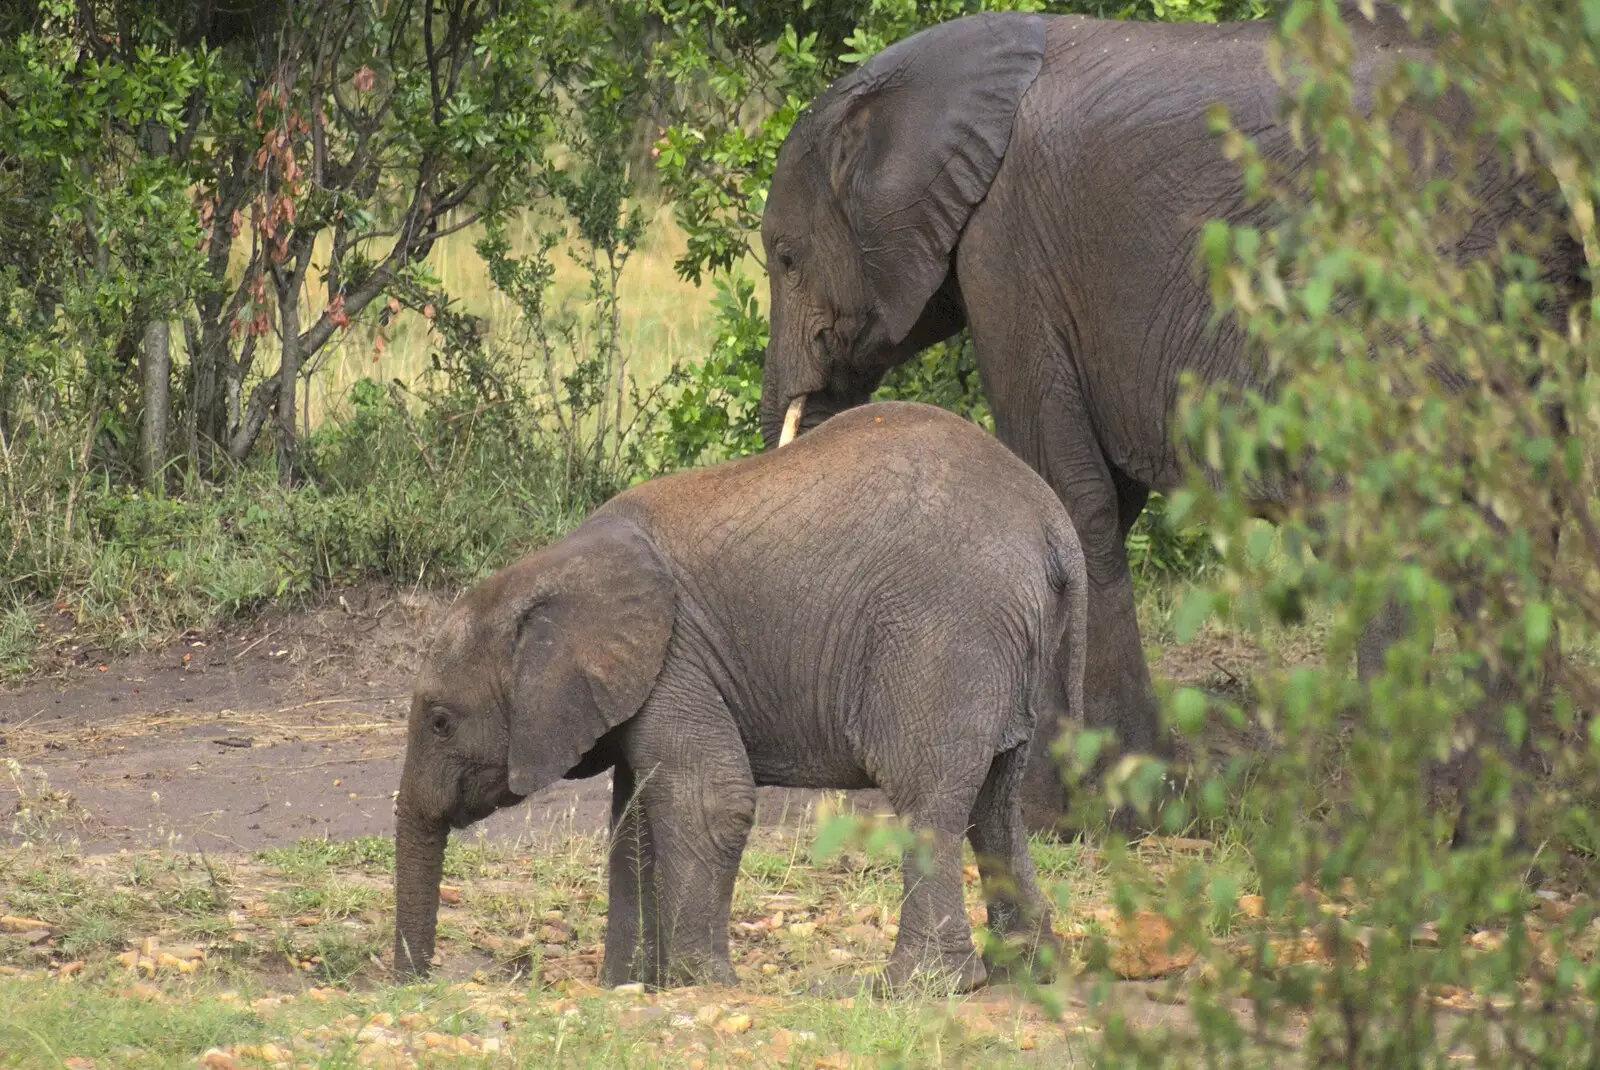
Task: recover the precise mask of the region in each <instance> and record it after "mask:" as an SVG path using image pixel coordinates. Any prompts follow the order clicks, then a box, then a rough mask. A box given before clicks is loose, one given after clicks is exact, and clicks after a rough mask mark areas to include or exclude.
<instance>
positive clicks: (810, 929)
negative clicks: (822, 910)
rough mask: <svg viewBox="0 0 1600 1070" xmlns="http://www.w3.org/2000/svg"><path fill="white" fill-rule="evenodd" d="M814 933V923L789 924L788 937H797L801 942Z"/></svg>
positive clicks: (815, 924)
mask: <svg viewBox="0 0 1600 1070" xmlns="http://www.w3.org/2000/svg"><path fill="white" fill-rule="evenodd" d="M816 931H817V923H816V922H814V921H795V922H790V923H789V935H791V936H795V937H798V938H800V939H802V940H804V939H805V938H806V937H808V936H810V935H811V934H812V933H814V932H816Z"/></svg>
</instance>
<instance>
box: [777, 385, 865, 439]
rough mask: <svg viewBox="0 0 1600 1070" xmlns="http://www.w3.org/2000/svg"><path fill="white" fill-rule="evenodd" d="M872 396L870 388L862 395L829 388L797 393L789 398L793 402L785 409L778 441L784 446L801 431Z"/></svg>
mask: <svg viewBox="0 0 1600 1070" xmlns="http://www.w3.org/2000/svg"><path fill="white" fill-rule="evenodd" d="M870 396H871V392H870V391H869V392H866V393H861V394H859V396H857V395H855V394H854V393H852V394H851V395H850V396H846V395H844V394H843V393H840V392H836V391H834V390H832V389H828V388H824V389H822V390H813V391H811V392H810V393H806V394H797V395H795V396H794V397H793V398H790V399H789V404H788V406H787V407H786V409H785V410H784V418H783V429H782V430H781V431H780V432H779V434H778V442H777V444H778V445H779V446H780V447H782V446H787V445H788V444H789V443H790V442H793V441H794V440H795V439H796V438H797V437H799V436H800V435H803V434H805V433H806V432H807V431H811V430H813V429H814V428H816V427H817V426H818V425H820V424H822V423H825V422H826V421H827V420H828V419H830V418H831V417H834V416H837V415H838V414H839V413H841V412H843V411H844V410H846V409H850V408H854V407H855V406H857V405H861V404H865V403H866V401H867V399H868V398H869V397H870Z"/></svg>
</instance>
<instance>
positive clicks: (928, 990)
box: [806, 954, 992, 999]
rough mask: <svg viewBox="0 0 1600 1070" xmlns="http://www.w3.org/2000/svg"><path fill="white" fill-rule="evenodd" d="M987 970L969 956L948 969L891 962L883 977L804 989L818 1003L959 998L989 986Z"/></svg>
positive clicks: (857, 976) (849, 978)
mask: <svg viewBox="0 0 1600 1070" xmlns="http://www.w3.org/2000/svg"><path fill="white" fill-rule="evenodd" d="M990 980H992V978H990V977H989V974H988V970H987V969H986V968H985V966H984V964H983V960H982V959H981V958H980V957H979V956H978V955H977V954H972V955H968V956H967V958H966V960H965V961H963V962H962V963H961V964H960V965H957V966H953V967H949V968H939V967H936V968H931V969H930V968H927V967H918V968H915V969H909V970H906V969H897V968H896V967H895V964H894V963H893V962H890V964H889V965H888V967H886V968H885V969H884V971H883V972H882V973H850V974H841V975H839V976H835V977H825V978H822V979H820V980H817V981H813V982H812V983H811V984H810V985H808V986H806V994H807V995H809V996H813V997H815V998H817V999H851V998H855V997H859V996H870V997H872V998H874V999H898V998H906V997H913V996H926V997H932V998H941V997H944V996H950V995H960V994H961V993H963V992H971V991H973V990H974V989H977V988H982V987H983V986H984V985H985V984H987V983H989V981H990Z"/></svg>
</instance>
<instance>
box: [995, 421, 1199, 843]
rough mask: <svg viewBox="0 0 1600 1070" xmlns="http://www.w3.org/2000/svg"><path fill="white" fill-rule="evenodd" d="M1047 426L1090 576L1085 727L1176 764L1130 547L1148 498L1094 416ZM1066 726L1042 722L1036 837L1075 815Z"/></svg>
mask: <svg viewBox="0 0 1600 1070" xmlns="http://www.w3.org/2000/svg"><path fill="white" fill-rule="evenodd" d="M1045 423H1046V427H1045V428H1042V429H1039V430H1041V432H1043V431H1048V432H1049V433H1051V434H1055V435H1058V436H1064V440H1062V439H1058V440H1052V441H1051V442H1050V443H1048V444H1046V445H1044V446H1043V447H1038V446H1036V447H1035V449H1036V450H1037V452H1038V453H1039V454H1040V455H1041V457H1042V470H1043V472H1044V474H1045V475H1046V478H1047V479H1048V480H1049V482H1050V484H1051V486H1053V487H1054V488H1055V490H1056V493H1057V495H1058V496H1059V497H1060V498H1061V500H1062V503H1063V504H1064V505H1065V506H1066V508H1067V514H1068V515H1069V516H1070V517H1071V518H1072V523H1073V526H1074V527H1075V528H1076V529H1077V532H1078V539H1079V541H1080V542H1081V543H1082V544H1083V553H1084V562H1085V564H1086V565H1087V566H1088V572H1089V641H1088V650H1087V651H1086V652H1085V653H1086V657H1085V659H1084V661H1085V664H1084V675H1083V706H1084V724H1085V726H1086V727H1088V728H1099V729H1111V730H1112V732H1113V734H1114V736H1115V741H1116V746H1115V752H1116V753H1118V754H1148V755H1154V756H1157V757H1167V756H1168V755H1169V754H1170V751H1171V748H1170V746H1169V745H1168V742H1167V740H1166V739H1165V738H1164V737H1163V736H1162V734H1161V730H1160V726H1161V712H1160V706H1159V704H1158V703H1157V701H1156V693H1155V687H1154V685H1153V684H1152V683H1151V681H1150V668H1149V666H1148V664H1146V662H1145V657H1144V646H1143V644H1142V643H1141V642H1140V639H1139V617H1138V611H1137V609H1136V607H1135V603H1134V592H1133V573H1132V571H1131V570H1130V569H1129V568H1128V554H1127V549H1126V544H1125V540H1126V538H1127V533H1128V530H1129V529H1130V528H1131V527H1132V525H1133V522H1134V521H1135V520H1136V519H1137V518H1138V515H1139V512H1140V510H1141V509H1142V508H1143V505H1144V499H1145V495H1146V491H1145V490H1144V488H1142V487H1139V486H1135V485H1132V484H1126V483H1123V482H1122V481H1119V480H1118V479H1116V478H1115V477H1114V476H1113V473H1112V472H1111V470H1110V468H1109V466H1108V465H1107V464H1106V461H1105V459H1104V457H1103V456H1102V455H1101V453H1100V450H1099V447H1098V445H1097V444H1096V443H1095V442H1094V440H1093V437H1092V435H1091V434H1090V427H1089V424H1088V421H1087V418H1086V417H1081V416H1080V417H1075V418H1073V419H1071V420H1069V419H1067V418H1065V417H1062V418H1060V419H1059V420H1054V419H1053V420H1049V421H1046V422H1045ZM1008 444H1009V443H1008ZM1013 448H1014V449H1015V448H1016V447H1015V446H1013ZM1024 456H1025V457H1026V456H1027V454H1026V453H1024ZM1067 656H1068V651H1067V649H1066V648H1065V646H1063V647H1062V649H1061V650H1059V651H1058V652H1057V664H1058V666H1059V671H1060V672H1061V673H1062V675H1063V676H1065V673H1066V664H1067V661H1066V659H1067ZM1063 727H1065V726H1063V725H1059V724H1058V725H1046V724H1040V725H1039V726H1038V728H1037V729H1036V730H1035V735H1034V740H1033V744H1032V747H1031V751H1030V755H1029V760H1028V774H1027V780H1026V782H1025V784H1024V788H1023V800H1022V806H1023V816H1024V819H1025V821H1026V824H1027V826H1028V828H1030V829H1034V830H1038V831H1048V830H1055V829H1058V828H1059V826H1060V822H1061V819H1062V818H1063V817H1065V815H1066V807H1067V798H1066V793H1065V790H1064V789H1063V787H1062V783H1061V777H1060V771H1059V768H1058V765H1057V763H1056V762H1055V761H1054V760H1053V759H1052V758H1051V756H1050V749H1051V745H1052V744H1053V743H1054V742H1055V741H1056V740H1057V739H1058V738H1059V737H1060V734H1061V729H1062V728H1063ZM1112 757H1113V755H1112V754H1106V755H1104V756H1103V757H1102V760H1101V762H1100V764H1099V766H1098V768H1097V769H1096V771H1095V772H1096V775H1097V776H1098V774H1099V773H1100V772H1102V771H1103V770H1104V769H1106V768H1109V761H1110V759H1111V758H1112ZM1115 821H1116V824H1117V825H1118V826H1119V827H1127V826H1129V825H1130V824H1131V823H1132V821H1133V816H1132V815H1131V814H1118V815H1116V818H1115Z"/></svg>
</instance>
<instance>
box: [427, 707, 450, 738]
mask: <svg viewBox="0 0 1600 1070" xmlns="http://www.w3.org/2000/svg"><path fill="white" fill-rule="evenodd" d="M428 727H429V728H431V729H432V730H433V734H434V735H436V736H438V737H439V738H440V739H443V738H445V737H446V736H448V735H449V734H450V715H449V714H448V713H446V712H445V711H444V710H434V711H433V712H432V713H430V714H429V715H428Z"/></svg>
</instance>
